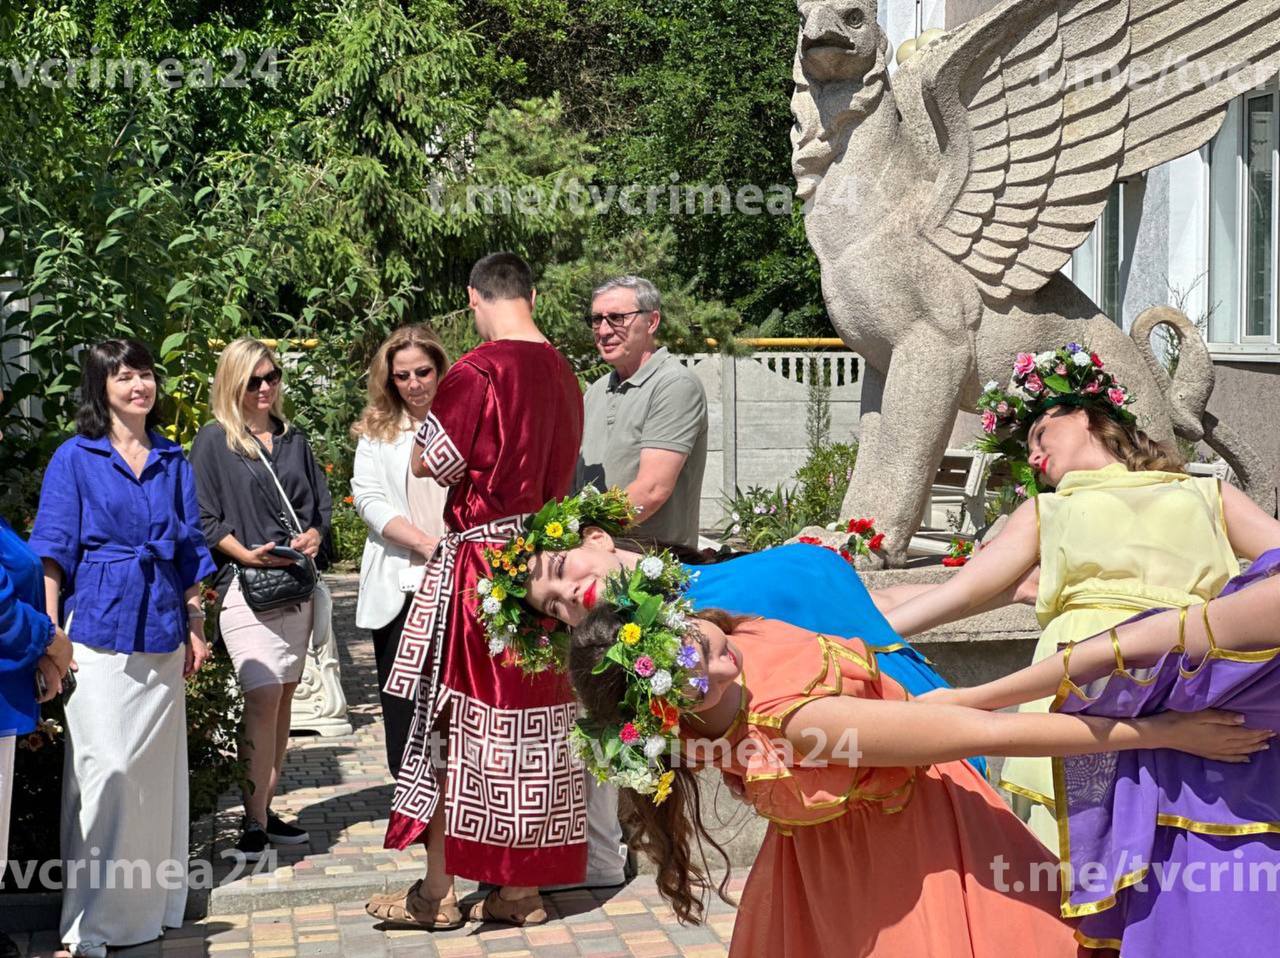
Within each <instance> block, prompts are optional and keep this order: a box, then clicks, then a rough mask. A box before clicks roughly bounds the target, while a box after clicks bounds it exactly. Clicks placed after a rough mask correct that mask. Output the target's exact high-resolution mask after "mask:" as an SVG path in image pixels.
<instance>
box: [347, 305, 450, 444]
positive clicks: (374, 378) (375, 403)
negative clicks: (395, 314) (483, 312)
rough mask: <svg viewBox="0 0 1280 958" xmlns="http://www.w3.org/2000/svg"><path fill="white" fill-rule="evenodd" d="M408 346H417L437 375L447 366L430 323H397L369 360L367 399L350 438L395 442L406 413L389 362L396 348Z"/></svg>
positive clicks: (392, 358) (442, 347) (407, 347)
mask: <svg viewBox="0 0 1280 958" xmlns="http://www.w3.org/2000/svg"><path fill="white" fill-rule="evenodd" d="M411 348H417V349H421V350H422V351H423V352H424V353H426V354H427V355H428V356H430V357H431V362H432V363H433V364H434V365H435V367H436V376H437V377H441V376H444V374H445V372H446V371H447V370H448V369H449V354H448V353H447V352H445V348H444V345H443V344H442V343H441V342H440V339H439V337H438V336H436V334H435V331H434V330H432V329H431V327H430V326H401V327H400V328H399V329H397V330H395V331H394V332H392V333H391V335H390V336H388V337H387V338H386V339H385V340H383V342H382V345H381V346H379V347H378V351H377V352H376V353H374V354H373V361H372V362H370V363H369V385H368V390H369V401H368V402H367V403H366V404H365V407H364V412H363V413H361V414H360V418H359V419H358V420H357V421H356V423H355V425H353V426H352V427H351V438H352V439H356V440H358V439H360V438H361V437H362V436H363V437H367V438H369V439H373V440H375V441H377V442H394V441H395V438H396V434H397V433H398V432H399V431H400V430H401V429H402V428H403V425H404V419H405V415H406V413H405V406H404V400H403V399H401V398H400V392H399V390H397V389H396V387H395V383H393V382H392V381H391V362H392V360H394V359H395V356H396V353H398V352H400V350H402V349H411Z"/></svg>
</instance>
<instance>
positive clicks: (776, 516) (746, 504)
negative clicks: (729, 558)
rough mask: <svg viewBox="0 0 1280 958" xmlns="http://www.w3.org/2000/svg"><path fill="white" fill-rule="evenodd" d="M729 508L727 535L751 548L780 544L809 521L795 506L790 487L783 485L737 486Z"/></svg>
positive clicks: (756, 548)
mask: <svg viewBox="0 0 1280 958" xmlns="http://www.w3.org/2000/svg"><path fill="white" fill-rule="evenodd" d="M726 508H727V509H728V511H729V519H728V521H727V522H726V523H725V528H724V536H725V538H726V539H730V540H732V541H736V542H741V543H742V544H743V545H745V546H746V547H747V548H748V549H749V550H751V551H752V552H755V551H758V550H760V549H768V548H770V547H772V546H777V545H781V544H782V543H784V542H786V541H787V540H788V539H790V538H791V537H792V536H795V535H798V534H799V532H800V530H801V529H803V528H804V527H805V525H807V523H806V522H805V521H804V517H803V516H802V515H801V514H800V512H799V511H798V510H797V509H796V508H795V507H794V504H793V501H792V499H791V491H790V490H789V489H788V488H785V487H783V486H776V487H774V488H773V489H767V488H765V487H763V486H751V487H750V488H748V489H747V491H746V492H743V491H742V490H741V489H738V490H735V495H734V497H733V498H732V499H730V500H728V502H727V505H726Z"/></svg>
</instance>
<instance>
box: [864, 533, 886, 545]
mask: <svg viewBox="0 0 1280 958" xmlns="http://www.w3.org/2000/svg"><path fill="white" fill-rule="evenodd" d="M882 545H884V533H883V532H877V533H876V534H875V535H873V536H872V537H871V541H870V542H868V543H867V548H868V549H879V548H880V547H881V546H882Z"/></svg>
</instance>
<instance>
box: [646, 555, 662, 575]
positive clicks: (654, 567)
mask: <svg viewBox="0 0 1280 958" xmlns="http://www.w3.org/2000/svg"><path fill="white" fill-rule="evenodd" d="M663 568H664V565H663V562H662V560H661V559H659V558H658V557H657V556H646V557H645V558H643V559H641V560H640V571H641V572H643V573H644V577H645V578H646V579H656V578H658V576H660V575H662V570H663Z"/></svg>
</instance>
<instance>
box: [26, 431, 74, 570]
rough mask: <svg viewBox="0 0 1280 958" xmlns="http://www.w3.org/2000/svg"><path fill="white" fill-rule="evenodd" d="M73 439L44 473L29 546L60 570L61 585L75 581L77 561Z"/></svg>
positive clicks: (52, 459)
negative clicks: (72, 460)
mask: <svg viewBox="0 0 1280 958" xmlns="http://www.w3.org/2000/svg"><path fill="white" fill-rule="evenodd" d="M73 443H74V440H71V441H70V442H67V443H64V444H63V445H61V446H59V447H58V449H57V451H56V452H54V454H53V458H51V459H50V460H49V465H48V466H47V467H46V468H45V471H44V480H43V482H42V483H41V485H40V505H39V507H38V509H37V510H36V522H35V527H34V528H33V529H32V530H31V539H30V541H29V542H28V545H29V546H30V547H31V551H32V552H34V553H35V554H36V555H38V556H39V557H40V558H42V559H52V560H53V561H54V562H56V563H58V565H59V566H61V567H62V578H63V582H70V581H72V580H74V579H75V575H76V567H77V565H78V564H79V561H80V512H81V510H80V488H79V486H78V485H77V484H76V475H75V469H74V467H73V464H72V462H71V459H72V456H73V455H74V452H73Z"/></svg>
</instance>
